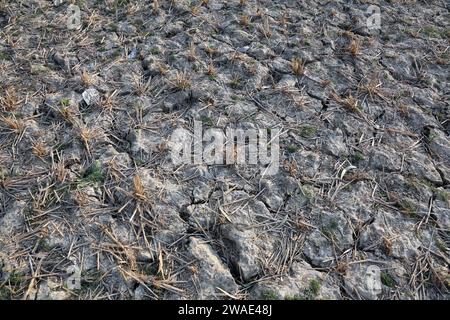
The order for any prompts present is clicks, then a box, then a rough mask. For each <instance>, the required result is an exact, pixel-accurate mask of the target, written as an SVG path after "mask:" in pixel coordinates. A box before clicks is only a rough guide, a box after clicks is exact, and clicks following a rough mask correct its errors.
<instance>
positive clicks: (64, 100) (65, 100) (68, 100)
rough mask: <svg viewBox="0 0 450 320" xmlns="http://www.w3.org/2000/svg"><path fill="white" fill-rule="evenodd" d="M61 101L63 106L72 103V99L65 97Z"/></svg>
mask: <svg viewBox="0 0 450 320" xmlns="http://www.w3.org/2000/svg"><path fill="white" fill-rule="evenodd" d="M59 103H60V104H61V105H62V106H63V107H68V106H69V105H70V99H67V98H63V99H61V101H59Z"/></svg>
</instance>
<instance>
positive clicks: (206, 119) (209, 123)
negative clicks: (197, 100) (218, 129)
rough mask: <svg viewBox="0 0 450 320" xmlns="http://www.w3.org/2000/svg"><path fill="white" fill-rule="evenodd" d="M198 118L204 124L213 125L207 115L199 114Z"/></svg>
mask: <svg viewBox="0 0 450 320" xmlns="http://www.w3.org/2000/svg"><path fill="white" fill-rule="evenodd" d="M200 120H201V121H202V123H203V124H205V125H207V126H212V125H213V121H212V120H211V118H210V117H208V116H201V118H200Z"/></svg>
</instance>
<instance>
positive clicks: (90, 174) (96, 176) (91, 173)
mask: <svg viewBox="0 0 450 320" xmlns="http://www.w3.org/2000/svg"><path fill="white" fill-rule="evenodd" d="M103 181H105V175H104V173H103V170H102V167H101V163H100V161H99V160H96V161H94V162H93V163H92V165H91V166H90V167H89V169H88V170H87V171H86V174H85V176H84V178H83V179H81V180H80V181H79V185H81V186H84V185H89V184H93V183H101V182H103Z"/></svg>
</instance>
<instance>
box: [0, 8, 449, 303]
mask: <svg viewBox="0 0 450 320" xmlns="http://www.w3.org/2000/svg"><path fill="white" fill-rule="evenodd" d="M56 2H60V1H56ZM70 3H73V4H77V5H78V6H79V8H80V12H81V20H80V21H81V26H80V28H78V29H76V30H69V29H68V28H67V20H68V11H67V10H68V6H69V1H66V2H63V3H61V4H55V3H54V2H53V1H48V0H47V1H45V0H16V1H8V0H1V1H0V28H1V29H0V71H1V73H0V75H1V77H0V90H1V91H0V298H1V299H23V298H26V299H448V298H449V297H450V295H449V286H450V278H449V259H450V255H449V252H450V251H449V247H450V138H449V134H450V120H449V118H450V107H449V99H448V98H449V86H448V80H449V74H450V73H449V68H448V64H449V37H450V27H449V21H450V15H449V8H448V2H446V1H440V0H435V1H434V0H433V1H431V0H429V1H414V0H404V1H401V0H396V1H395V0H391V1H376V0H373V1H342V0H340V1H322V0H316V1H290V0H286V1H267V0H260V1H253V0H248V1H236V0H233V1H219V0H209V1H206V0H203V1H200V0H190V1H185V0H176V1H175V0H173V1H169V0H166V1H163V0H159V1H127V0H109V1H94V0H79V1H71V2H70ZM372 4H375V5H378V6H379V8H380V9H381V26H380V29H379V30H376V29H375V30H372V29H371V30H369V29H368V28H367V24H366V21H367V19H368V17H369V15H368V13H367V9H368V7H369V5H372ZM195 120H197V121H201V122H202V123H203V127H204V128H209V127H214V128H220V129H225V128H227V127H233V128H242V129H250V128H254V129H255V128H263V129H266V128H272V129H274V128H278V129H280V130H281V135H280V137H279V141H280V163H279V171H278V173H277V174H276V175H274V176H267V175H265V174H264V170H265V167H264V166H263V165H249V164H248V165H235V164H227V165H206V164H202V165H197V164H184V165H174V163H173V161H171V154H170V137H171V134H172V132H174V130H176V129H177V128H185V129H186V130H192V128H193V123H194V121H195Z"/></svg>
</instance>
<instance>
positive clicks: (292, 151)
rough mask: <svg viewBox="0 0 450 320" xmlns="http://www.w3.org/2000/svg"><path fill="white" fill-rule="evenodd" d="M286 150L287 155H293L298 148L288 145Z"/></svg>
mask: <svg viewBox="0 0 450 320" xmlns="http://www.w3.org/2000/svg"><path fill="white" fill-rule="evenodd" d="M286 150H287V152H289V153H294V152H296V151H297V150H298V148H297V146H296V145H293V144H290V145H288V146H287V148H286Z"/></svg>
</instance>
